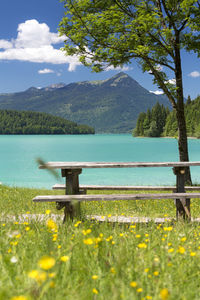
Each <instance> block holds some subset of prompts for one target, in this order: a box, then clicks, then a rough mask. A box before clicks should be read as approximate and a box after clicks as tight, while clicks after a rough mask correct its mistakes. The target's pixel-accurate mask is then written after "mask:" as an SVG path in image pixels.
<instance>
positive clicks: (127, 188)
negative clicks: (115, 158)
mask: <svg viewBox="0 0 200 300" xmlns="http://www.w3.org/2000/svg"><path fill="white" fill-rule="evenodd" d="M79 187H80V189H85V190H91V191H92V190H116V191H120V190H124V191H145V190H147V191H171V190H175V189H176V186H165V185H164V186H132V185H131V186H124V185H116V186H114V185H83V184H80V186H79ZM52 189H53V190H65V184H55V185H53V187H52ZM185 189H186V190H188V191H200V186H186V187H185Z"/></svg>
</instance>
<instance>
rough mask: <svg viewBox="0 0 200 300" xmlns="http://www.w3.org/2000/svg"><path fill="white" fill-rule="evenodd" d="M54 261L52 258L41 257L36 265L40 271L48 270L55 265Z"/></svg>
mask: <svg viewBox="0 0 200 300" xmlns="http://www.w3.org/2000/svg"><path fill="white" fill-rule="evenodd" d="M55 263H56V261H55V259H54V258H53V257H50V256H43V257H42V258H41V259H40V260H39V261H38V265H39V267H40V268H41V269H44V270H49V269H51V268H52V267H53V266H54V265H55Z"/></svg>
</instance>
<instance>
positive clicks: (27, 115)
mask: <svg viewBox="0 0 200 300" xmlns="http://www.w3.org/2000/svg"><path fill="white" fill-rule="evenodd" d="M91 133H94V129H93V128H91V127H89V126H87V125H77V124H76V123H74V122H71V121H68V120H65V119H63V118H60V117H55V116H52V115H49V114H46V113H38V112H31V111H21V112H19V111H15V110H0V134H91Z"/></svg>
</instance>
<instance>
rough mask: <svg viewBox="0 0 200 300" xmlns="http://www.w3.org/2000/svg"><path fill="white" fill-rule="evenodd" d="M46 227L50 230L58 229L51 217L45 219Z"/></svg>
mask: <svg viewBox="0 0 200 300" xmlns="http://www.w3.org/2000/svg"><path fill="white" fill-rule="evenodd" d="M46 225H47V227H48V228H49V229H50V230H52V231H55V230H57V229H58V226H57V224H56V223H55V222H54V220H52V219H49V220H47V223H46Z"/></svg>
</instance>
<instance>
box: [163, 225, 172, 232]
mask: <svg viewBox="0 0 200 300" xmlns="http://www.w3.org/2000/svg"><path fill="white" fill-rule="evenodd" d="M172 229H173V227H172V226H169V227H164V228H163V230H164V231H172Z"/></svg>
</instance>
